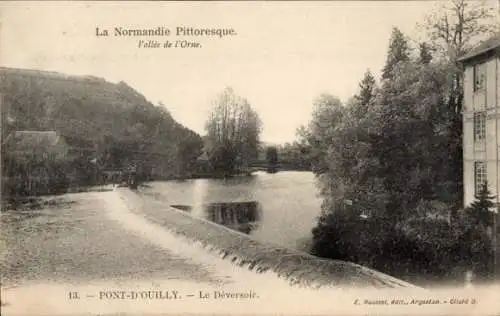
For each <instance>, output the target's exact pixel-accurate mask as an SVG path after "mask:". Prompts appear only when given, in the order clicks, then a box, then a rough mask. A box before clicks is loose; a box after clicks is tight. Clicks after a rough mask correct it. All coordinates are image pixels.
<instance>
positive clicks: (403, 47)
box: [382, 27, 410, 80]
mask: <svg viewBox="0 0 500 316" xmlns="http://www.w3.org/2000/svg"><path fill="white" fill-rule="evenodd" d="M409 59H410V46H409V45H408V40H407V39H406V37H405V36H404V34H403V33H402V32H401V31H400V30H399V29H398V28H397V27H394V28H393V29H392V34H391V38H390V40H389V51H388V53H387V60H386V62H385V66H384V68H383V69H382V79H384V80H386V79H390V78H391V77H392V72H393V70H394V67H396V65H397V64H398V63H399V62H405V61H408V60H409Z"/></svg>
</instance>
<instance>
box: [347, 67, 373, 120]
mask: <svg viewBox="0 0 500 316" xmlns="http://www.w3.org/2000/svg"><path fill="white" fill-rule="evenodd" d="M376 88H377V87H376V82H375V77H374V76H373V74H372V73H371V71H370V70H367V71H366V72H365V74H364V77H363V79H362V80H361V82H360V83H359V92H358V93H357V94H356V95H355V96H354V102H353V104H352V106H351V113H352V115H353V117H354V119H356V120H360V119H362V118H363V117H364V116H365V115H366V113H367V111H368V108H369V107H370V106H372V105H373V102H374V101H375V96H376Z"/></svg>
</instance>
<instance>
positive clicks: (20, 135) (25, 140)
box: [5, 131, 60, 151]
mask: <svg viewBox="0 0 500 316" xmlns="http://www.w3.org/2000/svg"><path fill="white" fill-rule="evenodd" d="M59 140H60V136H59V135H58V134H57V132H55V131H14V132H12V133H10V134H9V136H7V138H6V139H5V145H6V146H7V148H8V149H9V150H13V151H33V150H35V149H36V148H42V149H43V148H45V149H49V148H50V147H53V146H54V145H56V144H57V143H58V142H59Z"/></svg>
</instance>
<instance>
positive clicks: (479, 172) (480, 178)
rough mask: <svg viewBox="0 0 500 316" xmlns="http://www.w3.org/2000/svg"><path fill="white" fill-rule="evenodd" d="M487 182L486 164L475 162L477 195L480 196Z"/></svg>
mask: <svg viewBox="0 0 500 316" xmlns="http://www.w3.org/2000/svg"><path fill="white" fill-rule="evenodd" d="M486 180H487V178H486V163H485V162H483V161H476V162H474V188H475V190H476V191H475V195H477V194H479V192H480V191H481V189H482V186H483V185H484V183H485V182H486Z"/></svg>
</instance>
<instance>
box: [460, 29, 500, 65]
mask: <svg viewBox="0 0 500 316" xmlns="http://www.w3.org/2000/svg"><path fill="white" fill-rule="evenodd" d="M498 48H500V32H499V33H497V34H495V35H494V36H492V37H490V38H488V39H487V40H486V41H484V42H482V43H481V44H479V45H478V46H477V47H476V48H474V49H473V50H472V51H470V52H469V53H468V54H465V55H464V56H462V57H460V58H459V59H458V60H459V61H461V62H464V61H466V60H469V59H472V58H474V57H478V56H480V55H483V54H485V53H487V52H489V51H492V50H494V49H498Z"/></svg>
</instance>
